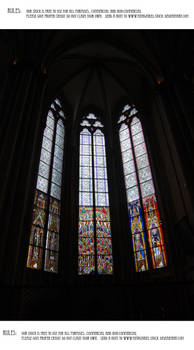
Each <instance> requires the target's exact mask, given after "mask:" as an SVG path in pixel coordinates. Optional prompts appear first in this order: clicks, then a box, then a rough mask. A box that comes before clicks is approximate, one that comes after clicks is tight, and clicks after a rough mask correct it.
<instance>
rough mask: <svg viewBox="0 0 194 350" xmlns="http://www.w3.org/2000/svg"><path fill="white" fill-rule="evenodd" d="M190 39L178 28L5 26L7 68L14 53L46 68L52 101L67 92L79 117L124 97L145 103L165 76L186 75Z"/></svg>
mask: <svg viewBox="0 0 194 350" xmlns="http://www.w3.org/2000/svg"><path fill="white" fill-rule="evenodd" d="M188 41H189V33H188V32H187V33H185V32H184V31H174V30H172V31H161V30H160V31H157V30H148V31H144V30H53V31H51V30H45V31H44V30H42V31H40V30H37V31H36V30H30V31H27V30H23V31H22V30H19V31H2V33H1V42H0V44H1V46H3V51H2V52H3V55H2V56H3V57H1V60H2V65H1V68H3V70H4V71H5V67H6V65H8V64H10V60H11V59H12V60H13V59H14V57H17V60H18V61H25V62H28V63H29V62H30V63H32V64H33V65H35V66H37V67H38V66H39V67H44V69H45V72H46V74H47V98H48V101H49V100H52V98H54V97H55V96H56V95H57V94H62V95H63V96H64V98H65V101H66V103H67V105H68V106H69V108H70V110H72V111H74V117H76V115H77V114H79V113H81V112H82V111H84V110H85V109H87V108H88V107H90V106H91V107H94V108H95V109H98V110H100V111H107V110H109V111H110V112H111V111H112V110H114V109H115V108H116V106H117V104H118V103H119V102H121V101H128V102H129V103H135V104H136V105H139V106H140V107H141V104H142V103H146V99H147V93H148V91H149V90H150V89H153V88H154V87H155V86H156V85H157V83H158V82H160V80H163V79H164V80H165V79H169V80H170V79H173V78H174V77H175V76H176V75H177V74H178V75H179V74H184V72H185V71H186V70H187V66H188V55H189V52H188V50H189V45H188ZM6 59H7V61H6ZM39 69H40V68H39ZM42 69H43V68H42Z"/></svg>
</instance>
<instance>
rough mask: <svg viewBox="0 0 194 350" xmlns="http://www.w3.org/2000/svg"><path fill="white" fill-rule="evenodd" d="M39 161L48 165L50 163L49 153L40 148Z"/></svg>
mask: <svg viewBox="0 0 194 350" xmlns="http://www.w3.org/2000/svg"><path fill="white" fill-rule="evenodd" d="M40 160H42V161H43V162H44V163H46V164H48V165H50V161H51V153H50V152H48V151H47V150H45V149H44V148H42V150H41V155H40Z"/></svg>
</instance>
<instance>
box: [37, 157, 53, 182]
mask: <svg viewBox="0 0 194 350" xmlns="http://www.w3.org/2000/svg"><path fill="white" fill-rule="evenodd" d="M49 172H50V168H49V166H48V164H46V163H44V162H43V161H40V163H39V169H38V174H39V175H41V176H42V177H44V178H45V179H48V177H49Z"/></svg>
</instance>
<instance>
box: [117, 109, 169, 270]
mask: <svg viewBox="0 0 194 350" xmlns="http://www.w3.org/2000/svg"><path fill="white" fill-rule="evenodd" d="M118 125H119V137H120V146H121V153H122V162H123V171H124V178H125V187H126V194H127V202H128V213H129V223H130V229H131V232H130V235H131V238H132V246H133V255H134V263H135V269H136V271H137V272H139V271H146V270H148V269H150V268H151V266H149V262H148V261H149V259H148V254H149V255H150V256H151V264H152V268H153V269H156V268H162V267H164V266H166V265H167V257H166V250H165V244H164V237H163V231H162V224H161V220H160V214H159V209H158V204H157V199H156V194H155V188H154V184H153V179H152V172H151V168H150V162H149V158H148V153H147V148H146V144H145V140H144V133H143V129H142V125H141V121H140V119H139V117H138V112H137V110H136V109H135V108H132V107H130V106H129V105H127V106H125V108H124V109H123V111H122V115H121V116H120V119H119V121H118Z"/></svg>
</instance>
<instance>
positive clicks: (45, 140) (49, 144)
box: [42, 136, 52, 152]
mask: <svg viewBox="0 0 194 350" xmlns="http://www.w3.org/2000/svg"><path fill="white" fill-rule="evenodd" d="M42 147H43V148H44V149H45V150H46V151H48V152H51V151H52V141H51V140H49V139H48V138H47V137H46V136H44V137H43V141H42Z"/></svg>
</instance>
